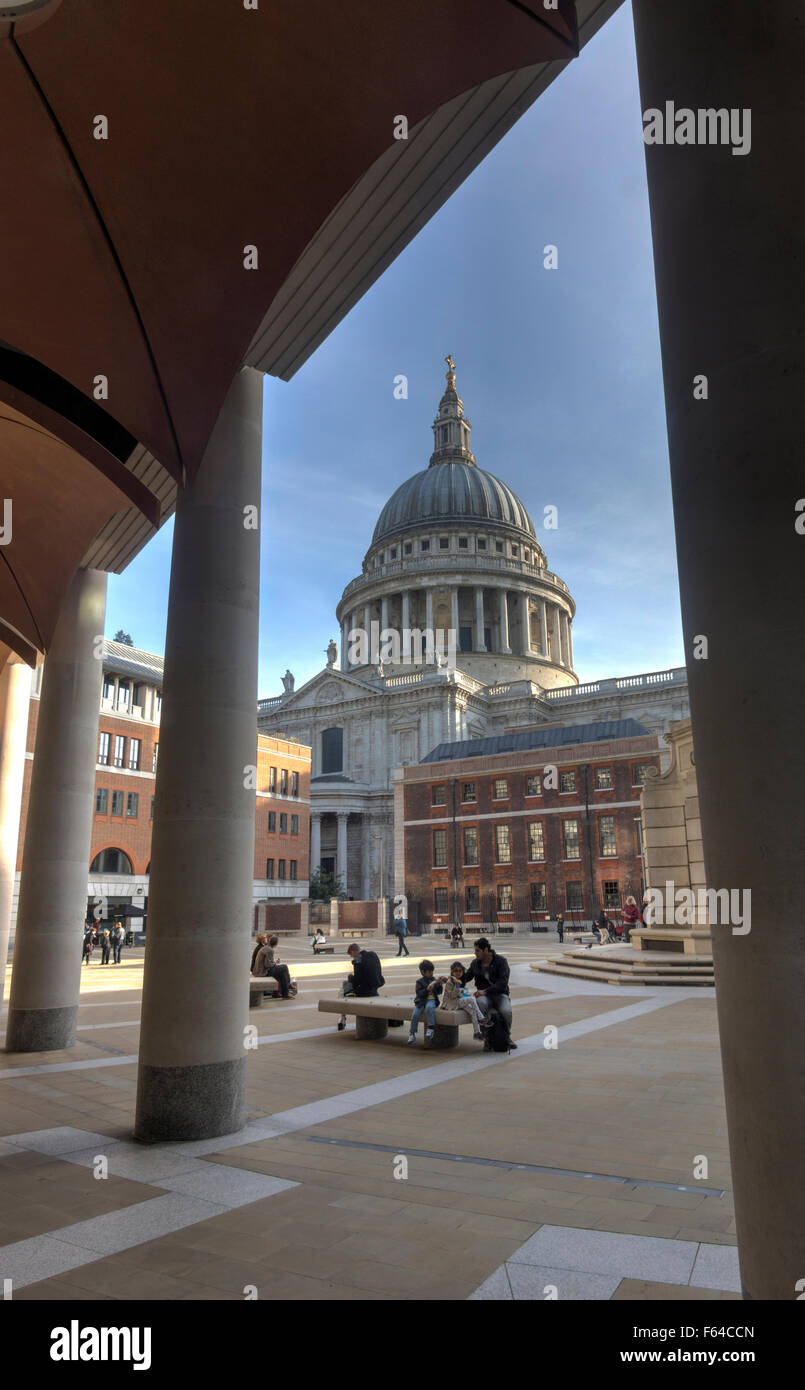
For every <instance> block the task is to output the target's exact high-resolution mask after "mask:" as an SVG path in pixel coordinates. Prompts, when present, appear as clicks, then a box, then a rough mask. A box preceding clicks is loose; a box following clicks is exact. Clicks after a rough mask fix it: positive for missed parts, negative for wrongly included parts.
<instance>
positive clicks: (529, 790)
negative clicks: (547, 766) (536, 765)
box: [525, 773, 542, 796]
mask: <svg viewBox="0 0 805 1390" xmlns="http://www.w3.org/2000/svg"><path fill="white" fill-rule="evenodd" d="M525 794H526V796H542V778H541V777H539V776H538V775H537V774H536V773H534V774H533V775H532V776H531V777H526V779H525Z"/></svg>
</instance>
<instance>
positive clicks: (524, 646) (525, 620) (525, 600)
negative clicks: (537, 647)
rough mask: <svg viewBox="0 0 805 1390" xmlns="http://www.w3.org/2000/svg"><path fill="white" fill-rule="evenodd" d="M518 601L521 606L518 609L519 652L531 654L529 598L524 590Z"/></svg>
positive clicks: (526, 654) (524, 654)
mask: <svg viewBox="0 0 805 1390" xmlns="http://www.w3.org/2000/svg"><path fill="white" fill-rule="evenodd" d="M520 603H521V605H522V607H521V609H520V630H521V634H522V640H521V642H520V654H521V655H522V656H530V655H531V614H530V611H529V610H530V600H529V597H528V594H527V593H525V591H523V592H522V593H521V594H520Z"/></svg>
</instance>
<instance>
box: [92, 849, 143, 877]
mask: <svg viewBox="0 0 805 1390" xmlns="http://www.w3.org/2000/svg"><path fill="white" fill-rule="evenodd" d="M89 871H90V873H91V874H133V873H134V870H133V868H132V867H131V860H130V859H129V856H128V855H127V854H124V852H123V850H122V849H102V850H101V852H100V854H96V855H95V858H94V859H93V861H92V863H91V864H90V866H89Z"/></svg>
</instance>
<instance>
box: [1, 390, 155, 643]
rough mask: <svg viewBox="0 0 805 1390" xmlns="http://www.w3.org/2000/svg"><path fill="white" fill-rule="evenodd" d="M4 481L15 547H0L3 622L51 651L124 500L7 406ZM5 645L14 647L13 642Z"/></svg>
mask: <svg viewBox="0 0 805 1390" xmlns="http://www.w3.org/2000/svg"><path fill="white" fill-rule="evenodd" d="M0 479H2V493H3V497H4V498H10V499H11V504H12V513H11V526H12V532H11V540H10V541H9V542H8V543H7V544H5V545H3V546H0V614H2V619H3V621H4V622H5V623H6V624H9V625H10V626H11V627H12V628H13V629H14V630H15V631H16V632H17V633H18V634H19V635H20V636H21V637H23V638H24V639H25V640H26V641H27V642H29V643H30V644H31V645H32V646H33V647H36V648H37V649H38V650H40V651H45V650H47V647H48V645H49V643H50V639H51V636H52V633H53V628H54V626H55V623H56V618H57V616H58V612H59V608H60V605H61V600H62V596H63V594H64V592H65V590H66V588H67V585H68V584H69V582H70V580H71V578H72V576H73V574H74V573H75V571H76V569H77V568H78V566H79V564H80V562H81V558H82V556H83V555H84V552H85V551H86V550H87V548H88V546H89V544H90V542H91V540H92V539H93V537H94V536H95V535H96V533H97V532H98V530H99V529H100V527H101V526H102V525H103V524H104V523H105V522H106V520H107V519H108V517H110V516H112V515H113V514H114V513H115V512H117V511H120V509H121V507H124V506H125V505H126V503H127V500H128V499H127V498H126V497H125V495H124V494H123V493H122V492H121V491H120V490H119V489H118V488H117V487H115V486H114V484H113V483H111V482H110V481H109V480H108V479H107V478H104V477H103V476H101V475H100V474H99V473H98V472H97V470H96V469H95V468H94V467H93V465H92V464H91V463H88V462H87V460H86V459H84V458H82V457H81V455H80V454H77V453H76V452H75V451H74V450H72V449H69V448H68V447H67V446H66V445H65V444H63V443H62V441H61V440H60V439H56V438H55V437H54V436H53V435H51V434H48V433H47V432H46V431H44V430H43V429H41V427H40V426H39V425H37V424H36V423H35V422H33V421H31V420H29V419H27V418H26V417H25V416H24V415H21V414H20V413H19V411H16V410H13V409H12V408H11V407H10V406H8V405H0ZM3 640H4V641H6V642H10V638H9V637H8V635H4V638H3Z"/></svg>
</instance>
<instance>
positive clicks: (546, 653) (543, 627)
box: [539, 598, 551, 661]
mask: <svg viewBox="0 0 805 1390" xmlns="http://www.w3.org/2000/svg"><path fill="white" fill-rule="evenodd" d="M539 649H540V652H541V653H542V655H543V657H544V658H545V660H546V661H550V659H551V653H550V647H549V645H548V611H547V609H546V606H545V600H544V598H540V601H539Z"/></svg>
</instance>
